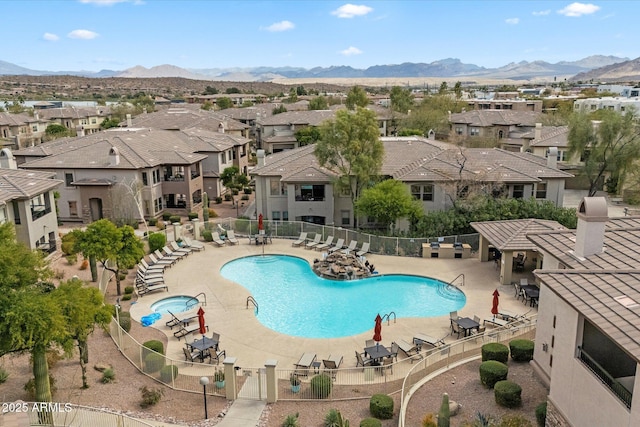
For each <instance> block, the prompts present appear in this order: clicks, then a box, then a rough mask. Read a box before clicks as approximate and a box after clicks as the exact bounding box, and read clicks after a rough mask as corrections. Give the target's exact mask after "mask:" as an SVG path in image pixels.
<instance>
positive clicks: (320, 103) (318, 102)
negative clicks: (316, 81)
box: [309, 96, 329, 110]
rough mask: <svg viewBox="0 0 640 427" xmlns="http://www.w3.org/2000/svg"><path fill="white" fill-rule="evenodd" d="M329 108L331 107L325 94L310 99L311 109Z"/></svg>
mask: <svg viewBox="0 0 640 427" xmlns="http://www.w3.org/2000/svg"><path fill="white" fill-rule="evenodd" d="M327 108H329V104H327V98H325V97H324V96H317V97H315V98H313V99H312V100H311V101H309V110H326V109H327Z"/></svg>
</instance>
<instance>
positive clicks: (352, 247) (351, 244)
mask: <svg viewBox="0 0 640 427" xmlns="http://www.w3.org/2000/svg"><path fill="white" fill-rule="evenodd" d="M356 246H358V241H357V240H352V241H351V242H349V246H347V247H346V248H344V249H342V250H341V251H340V252H342V253H343V254H350V253H354V251H355V250H356Z"/></svg>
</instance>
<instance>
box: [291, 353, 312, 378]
mask: <svg viewBox="0 0 640 427" xmlns="http://www.w3.org/2000/svg"><path fill="white" fill-rule="evenodd" d="M315 361H316V354H315V353H304V354H303V355H302V356H300V360H298V363H296V364H295V367H296V368H295V371H294V374H295V375H298V376H305V377H306V376H308V375H309V370H310V369H311V366H312V365H313V362H315Z"/></svg>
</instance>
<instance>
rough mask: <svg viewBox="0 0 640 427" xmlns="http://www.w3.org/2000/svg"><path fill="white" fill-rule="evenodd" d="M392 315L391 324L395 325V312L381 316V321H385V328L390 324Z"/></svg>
mask: <svg viewBox="0 0 640 427" xmlns="http://www.w3.org/2000/svg"><path fill="white" fill-rule="evenodd" d="M392 314H393V323H396V312H395V311H391V312H389V313H387V314H385V315H384V316H382V321H383V322H384V319H385V318H386V319H387V326H389V324H390V322H391V315H392Z"/></svg>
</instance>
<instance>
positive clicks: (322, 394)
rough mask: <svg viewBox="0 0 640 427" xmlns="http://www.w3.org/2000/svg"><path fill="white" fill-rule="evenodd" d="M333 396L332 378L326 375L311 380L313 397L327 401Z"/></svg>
mask: <svg viewBox="0 0 640 427" xmlns="http://www.w3.org/2000/svg"><path fill="white" fill-rule="evenodd" d="M329 394H331V377H330V376H329V375H326V374H320V375H316V376H315V377H313V378H311V395H312V396H314V397H316V398H318V399H325V398H326V397H327V396H329Z"/></svg>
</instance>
